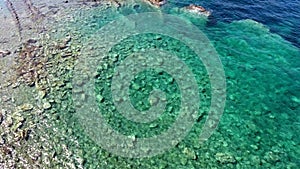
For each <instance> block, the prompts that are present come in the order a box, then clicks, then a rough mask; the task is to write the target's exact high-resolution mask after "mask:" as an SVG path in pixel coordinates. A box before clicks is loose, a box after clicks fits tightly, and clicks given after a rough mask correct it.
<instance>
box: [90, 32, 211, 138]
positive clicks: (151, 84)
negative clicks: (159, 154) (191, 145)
mask: <svg viewBox="0 0 300 169" xmlns="http://www.w3.org/2000/svg"><path fill="white" fill-rule="evenodd" d="M151 48H156V49H162V50H166V51H170V52H172V54H174V55H175V56H177V57H179V58H180V59H181V60H183V61H184V62H185V63H186V64H187V65H188V67H189V68H190V69H191V71H192V72H193V74H194V75H195V79H196V80H197V84H198V88H199V91H201V92H200V93H199V97H200V98H201V102H200V103H199V104H200V110H199V116H203V115H204V114H207V113H208V110H209V107H208V106H209V105H210V102H209V101H210V84H209V78H208V75H207V72H206V70H205V67H204V65H203V63H202V62H201V60H200V59H199V58H198V56H197V55H196V54H195V53H194V52H193V51H192V50H191V49H189V48H188V46H186V45H184V44H183V43H181V42H180V41H178V40H175V39H173V38H170V37H167V36H164V35H155V34H141V35H136V36H132V37H129V38H127V39H125V40H123V41H122V42H121V43H119V44H117V45H116V46H114V47H113V48H112V49H111V52H110V53H109V55H108V56H107V57H105V58H104V59H103V65H100V66H99V70H98V72H99V74H98V76H97V79H96V85H95V86H96V93H97V95H98V96H97V97H98V102H99V106H100V109H101V110H102V111H101V112H107V113H106V114H104V116H105V118H106V119H107V121H108V123H109V124H110V125H111V126H114V129H116V130H117V131H120V132H121V133H123V134H125V135H135V136H136V137H150V136H154V135H157V134H159V133H161V132H163V131H165V130H166V129H168V127H170V126H171V125H172V124H173V122H174V121H175V120H176V117H177V115H178V113H179V110H180V105H181V97H180V90H179V87H178V84H177V82H176V81H175V79H174V78H173V77H171V76H170V75H169V74H168V73H167V72H164V71H163V70H147V71H144V72H141V73H139V74H137V75H136V77H135V79H134V80H133V81H132V82H131V85H130V89H129V93H130V96H131V97H130V98H131V103H132V105H133V106H134V107H135V108H136V109H137V110H140V111H141V110H148V109H149V108H150V103H149V95H150V93H151V92H152V91H153V89H160V90H162V91H164V92H165V94H166V99H167V105H166V107H165V112H163V114H162V116H160V117H159V119H157V120H155V121H153V122H151V123H145V124H144V123H134V122H131V121H130V120H127V119H126V118H125V117H123V116H122V115H121V114H120V113H118V111H117V109H116V107H115V105H114V103H113V100H112V96H111V81H112V77H113V73H114V69H115V68H116V67H117V66H118V65H119V64H120V63H121V62H122V61H123V60H124V59H125V58H126V57H128V56H129V55H131V54H132V53H136V52H139V51H145V50H147V49H151ZM198 131H200V130H198Z"/></svg>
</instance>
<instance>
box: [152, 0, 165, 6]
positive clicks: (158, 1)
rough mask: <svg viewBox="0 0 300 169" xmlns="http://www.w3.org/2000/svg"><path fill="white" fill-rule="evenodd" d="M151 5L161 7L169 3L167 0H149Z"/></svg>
mask: <svg viewBox="0 0 300 169" xmlns="http://www.w3.org/2000/svg"><path fill="white" fill-rule="evenodd" d="M147 2H149V3H150V4H151V5H154V6H157V7H160V6H162V5H164V4H166V3H167V0H147Z"/></svg>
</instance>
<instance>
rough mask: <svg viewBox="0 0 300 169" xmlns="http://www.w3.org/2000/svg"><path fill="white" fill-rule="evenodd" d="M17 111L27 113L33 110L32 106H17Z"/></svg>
mask: <svg viewBox="0 0 300 169" xmlns="http://www.w3.org/2000/svg"><path fill="white" fill-rule="evenodd" d="M19 109H20V110H22V111H29V110H32V109H33V105H32V104H28V103H26V104H23V105H22V106H19Z"/></svg>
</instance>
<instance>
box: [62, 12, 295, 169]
mask: <svg viewBox="0 0 300 169" xmlns="http://www.w3.org/2000/svg"><path fill="white" fill-rule="evenodd" d="M174 14H175V13H174ZM178 15H179V14H178ZM93 16H95V17H93ZM104 16H107V17H106V18H105V17H104ZM119 16H121V14H120V13H118V12H117V11H114V10H112V9H107V11H105V12H104V13H103V14H102V11H97V9H93V10H90V11H83V14H82V15H81V16H80V19H78V18H77V19H78V20H77V21H78V22H77V23H75V24H74V25H75V27H72V28H71V30H72V29H74V30H76V32H77V33H79V34H80V35H81V39H80V40H82V39H88V38H89V37H90V36H92V34H93V33H94V32H95V31H97V30H98V29H100V28H101V27H102V26H103V25H105V23H108V22H109V21H111V20H113V19H115V18H117V17H119ZM186 19H188V17H186ZM193 22H199V23H200V22H201V23H202V21H200V20H199V21H197V19H195V20H194V21H193ZM82 23H84V24H82ZM74 25H73V26H74ZM198 27H199V29H201V30H203V31H204V33H205V34H206V35H207V36H208V38H209V39H210V40H211V42H212V44H213V45H214V47H215V48H216V50H217V52H218V53H219V56H220V59H221V60H222V63H223V66H224V69H225V73H226V80H227V96H228V97H227V102H226V108H225V112H224V114H223V116H222V120H221V122H220V125H219V128H218V129H217V130H216V131H215V132H214V134H213V135H212V136H211V137H210V138H209V140H208V141H206V142H204V143H203V144H199V140H198V134H199V133H200V132H201V126H202V125H201V124H202V122H203V121H204V120H205V117H206V116H205V115H206V114H205V113H206V112H207V110H208V107H209V99H210V94H209V93H210V87H209V86H210V85H209V80H208V78H207V75H206V71H205V68H204V67H203V65H202V63H201V62H200V61H199V60H197V59H195V58H196V57H195V54H194V53H193V52H192V51H191V50H190V49H189V48H188V47H187V46H185V45H184V44H182V43H180V42H179V41H177V40H175V39H171V38H170V37H166V36H162V35H153V34H142V35H138V36H132V37H129V38H127V39H125V40H123V41H122V42H121V43H119V44H118V45H116V46H114V47H113V48H112V49H111V51H110V53H109V54H108V56H106V57H105V58H104V60H103V64H102V65H99V69H98V75H97V76H96V87H95V91H96V93H97V94H98V95H99V96H98V102H99V108H100V109H103V110H105V111H103V112H107V114H105V115H104V116H105V118H106V119H107V121H108V123H109V124H110V125H111V126H112V127H113V128H114V129H115V130H117V131H120V132H122V134H125V135H132V134H134V135H136V136H137V137H150V136H153V135H156V134H159V133H161V132H162V131H164V130H165V129H166V128H168V127H169V126H170V124H171V123H172V121H173V120H174V118H175V117H176V110H177V109H179V108H178V102H179V101H178V99H177V98H178V95H179V94H180V90H179V89H178V87H177V85H176V82H173V83H172V81H173V80H172V77H170V76H169V75H168V74H167V73H166V72H159V71H154V70H149V71H145V72H141V73H140V74H138V75H136V77H135V78H134V80H133V81H132V82H131V86H130V90H129V92H130V96H131V97H130V98H131V102H132V104H133V105H134V107H135V108H136V109H139V110H146V109H148V108H149V100H148V96H149V92H150V91H151V90H152V89H153V88H160V89H162V90H164V91H166V92H165V93H167V98H168V100H170V101H169V103H170V106H169V107H172V108H174V110H172V111H166V112H164V117H166V118H162V119H161V120H158V121H155V122H153V123H152V124H150V123H148V124H137V123H134V122H131V121H129V120H126V119H125V118H123V117H122V116H121V115H120V114H118V112H117V111H116V109H115V108H114V104H113V103H112V96H111V93H110V83H111V78H112V75H113V72H114V68H115V67H116V66H118V64H120V63H121V62H122V61H123V60H124V59H125V58H126V57H128V55H129V54H131V53H134V52H138V51H143V50H146V49H148V48H154V47H156V48H159V49H162V50H167V51H170V52H172V53H174V55H176V56H178V57H180V58H181V59H182V60H183V61H184V62H185V63H186V64H187V65H188V67H190V68H191V69H192V71H193V73H194V74H195V75H196V80H197V83H198V86H199V91H200V93H199V96H200V97H201V101H202V102H201V104H202V105H201V106H200V107H201V108H200V110H199V117H200V119H199V122H198V123H196V124H195V126H194V128H193V129H192V131H191V132H190V134H189V135H188V136H187V137H186V138H185V139H184V140H183V141H182V142H181V143H179V144H178V145H176V146H175V147H174V148H173V149H171V150H170V151H168V152H166V153H164V154H162V155H158V156H155V157H152V158H144V159H127V158H121V157H117V156H114V155H112V154H110V153H108V152H107V151H105V150H103V149H101V147H99V146H98V145H97V144H96V143H95V142H93V141H92V140H91V139H90V138H89V137H88V136H87V135H86V134H85V133H84V131H83V130H82V129H81V127H80V125H79V124H78V123H77V122H76V120H74V119H73V118H70V116H72V115H70V114H68V113H67V112H66V111H65V110H64V108H63V107H61V106H58V109H57V111H60V112H61V113H66V114H68V116H61V117H62V118H63V117H67V118H66V119H68V120H66V121H69V122H68V123H67V124H68V126H67V127H70V128H72V129H74V130H73V132H72V135H74V136H75V137H76V138H77V140H78V144H79V145H80V148H81V149H80V150H74V152H80V153H79V154H81V155H82V157H83V158H84V165H85V167H86V168H105V169H107V168H188V169H192V168H195V169H196V168H271V167H273V168H297V166H299V165H300V164H299V159H298V157H299V155H300V152H299V144H300V140H299V137H297V136H298V135H299V134H300V133H299V131H300V125H299V121H300V119H299V115H298V112H300V110H299V104H300V101H299V100H300V99H299V98H300V92H299V87H300V79H299V78H300V77H299V72H300V71H299V65H300V63H299V62H300V59H299V57H300V55H299V49H297V48H295V47H293V46H292V45H291V44H289V43H288V42H287V41H285V40H283V39H282V38H281V37H280V36H278V35H276V34H271V33H270V32H269V30H268V28H267V27H265V26H264V25H262V24H259V23H257V22H255V21H252V20H243V21H237V22H233V23H230V24H228V23H218V24H217V25H216V26H213V27H203V25H202V26H198ZM83 57H84V56H83ZM154 77H155V78H154ZM154 82H155V83H154ZM168 91H169V92H168ZM202 92H203V93H202ZM100 96H101V97H100ZM172 98H174V100H173V101H171V100H172ZM203 100H204V101H203ZM70 102H71V101H70ZM202 115H204V116H202ZM164 122H166V123H164ZM155 123H157V124H155ZM67 127H66V125H65V124H64V125H63V126H62V128H63V129H62V130H65V131H68V130H67V129H66V128H67ZM69 146H70V147H72V146H73V145H71V144H70V145H69Z"/></svg>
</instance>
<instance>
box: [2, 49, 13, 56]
mask: <svg viewBox="0 0 300 169" xmlns="http://www.w3.org/2000/svg"><path fill="white" fill-rule="evenodd" d="M10 54H11V52H10V51H8V50H1V49H0V58H4V57H5V56H7V55H10Z"/></svg>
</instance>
